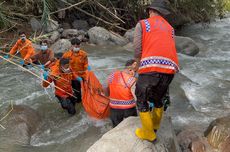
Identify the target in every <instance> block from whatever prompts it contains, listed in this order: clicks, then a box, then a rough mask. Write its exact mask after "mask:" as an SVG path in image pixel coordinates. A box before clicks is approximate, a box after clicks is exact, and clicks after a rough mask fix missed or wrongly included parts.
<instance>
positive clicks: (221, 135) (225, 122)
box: [205, 116, 230, 148]
mask: <svg viewBox="0 0 230 152" xmlns="http://www.w3.org/2000/svg"><path fill="white" fill-rule="evenodd" d="M205 136H206V137H207V138H208V142H209V144H210V145H211V146H213V147H214V148H218V147H219V145H220V144H221V143H223V142H225V141H226V139H227V138H228V136H230V116H226V117H222V118H218V119H216V120H214V121H213V122H212V123H211V124H210V125H209V127H208V128H207V130H206V131H205Z"/></svg>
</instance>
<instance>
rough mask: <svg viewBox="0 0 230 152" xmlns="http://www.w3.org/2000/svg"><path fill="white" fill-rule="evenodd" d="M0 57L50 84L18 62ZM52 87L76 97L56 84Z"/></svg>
mask: <svg viewBox="0 0 230 152" xmlns="http://www.w3.org/2000/svg"><path fill="white" fill-rule="evenodd" d="M0 58H2V59H3V60H6V61H8V62H9V63H11V64H13V65H16V66H18V67H20V68H21V69H23V70H25V71H27V72H29V73H30V74H32V75H33V76H35V77H37V78H39V79H41V80H43V81H44V82H46V83H48V84H50V82H49V81H47V80H45V79H43V78H41V77H40V76H38V75H37V74H35V73H33V72H31V71H30V70H28V69H26V68H24V67H22V66H21V65H18V64H16V63H14V62H12V61H11V60H8V59H5V58H4V57H2V56H0ZM54 87H55V88H56V89H59V90H61V91H63V92H65V93H66V94H68V95H70V96H72V97H74V98H76V99H77V97H76V96H74V95H72V94H70V93H69V92H66V91H65V90H63V89H61V88H60V87H57V86H54Z"/></svg>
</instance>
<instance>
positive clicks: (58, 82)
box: [42, 62, 77, 98]
mask: <svg viewBox="0 0 230 152" xmlns="http://www.w3.org/2000/svg"><path fill="white" fill-rule="evenodd" d="M59 65H60V63H59V62H56V64H55V65H53V66H52V67H50V69H51V72H50V74H49V77H48V80H47V81H48V82H49V83H48V82H46V81H43V84H42V85H43V87H48V86H49V84H50V83H52V82H54V84H55V86H56V87H58V88H61V89H62V90H61V89H58V88H56V87H55V95H56V96H58V97H61V98H68V97H72V95H73V89H72V80H75V79H76V78H77V75H76V74H74V73H63V72H62V71H60V68H59V67H60V66H59Z"/></svg>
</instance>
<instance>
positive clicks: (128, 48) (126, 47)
mask: <svg viewBox="0 0 230 152" xmlns="http://www.w3.org/2000/svg"><path fill="white" fill-rule="evenodd" d="M123 48H124V49H125V50H126V51H130V52H134V47H133V43H131V42H130V43H128V44H126V45H125V46H123Z"/></svg>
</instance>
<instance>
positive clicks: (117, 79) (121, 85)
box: [108, 71, 136, 109]
mask: <svg viewBox="0 0 230 152" xmlns="http://www.w3.org/2000/svg"><path fill="white" fill-rule="evenodd" d="M134 82H135V77H133V76H130V75H128V74H126V73H124V72H121V71H116V72H113V73H112V74H111V75H110V76H109V78H108V85H109V91H110V95H109V98H110V104H109V105H110V107H111V108H114V109H129V108H133V107H135V106H136V102H135V100H134V97H133V95H132V92H131V87H132V85H133V84H134Z"/></svg>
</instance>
